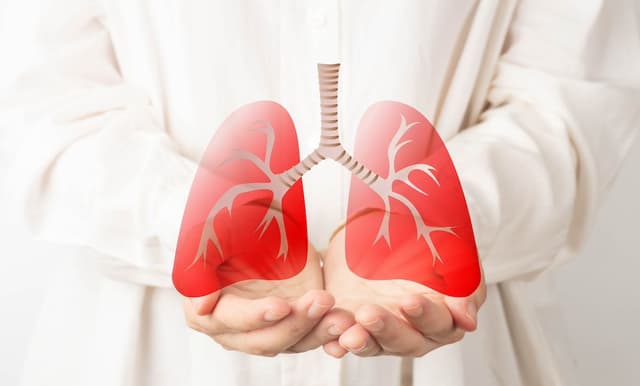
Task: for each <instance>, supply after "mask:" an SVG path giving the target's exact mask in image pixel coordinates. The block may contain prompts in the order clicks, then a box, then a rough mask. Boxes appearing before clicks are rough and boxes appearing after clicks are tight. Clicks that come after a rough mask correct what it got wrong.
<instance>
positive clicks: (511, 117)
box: [448, 0, 640, 283]
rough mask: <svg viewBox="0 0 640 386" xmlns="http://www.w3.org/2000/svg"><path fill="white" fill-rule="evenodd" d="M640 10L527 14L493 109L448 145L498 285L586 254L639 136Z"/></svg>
mask: <svg viewBox="0 0 640 386" xmlns="http://www.w3.org/2000/svg"><path fill="white" fill-rule="evenodd" d="M638 8H639V7H638V3H637V2H634V1H626V2H625V1H624V0H621V1H605V0H589V1H582V2H579V3H577V2H576V3H575V4H574V3H572V2H570V1H556V0H542V1H541V0H526V1H522V2H520V4H519V5H518V7H517V8H516V11H515V14H514V17H513V20H512V24H511V26H510V29H509V33H508V34H507V38H506V42H505V45H504V48H503V51H502V54H501V56H500V58H499V60H498V63H497V65H496V68H495V75H494V77H493V80H492V82H491V84H490V87H489V90H488V94H487V101H486V102H487V104H486V106H487V107H486V109H485V110H484V112H483V113H482V114H481V116H480V119H479V121H478V123H477V124H474V125H473V126H471V127H468V128H467V129H464V130H462V131H461V132H460V133H459V134H458V135H456V136H455V137H453V138H452V139H451V140H450V141H449V143H448V146H449V149H450V152H451V156H452V158H453V161H454V164H455V165H456V168H457V170H458V172H459V175H460V179H461V182H462V185H463V189H464V191H465V196H466V197H467V200H468V204H469V207H470V211H471V213H472V221H473V223H474V228H475V231H476V236H477V241H478V245H479V251H480V256H481V260H482V263H483V267H484V270H485V277H486V280H487V282H489V283H492V282H493V283H495V282H499V281H504V280H510V279H514V278H527V277H533V276H535V275H536V274H537V273H540V272H541V271H543V270H545V269H547V268H548V267H551V266H553V265H555V264H557V263H559V262H561V261H563V260H565V259H566V258H568V257H570V256H572V255H574V254H575V253H576V251H577V250H578V248H579V247H580V245H581V244H582V242H583V240H584V238H585V231H586V229H587V226H588V225H589V223H590V221H591V219H592V218H593V215H594V212H595V210H596V207H597V206H598V204H599V203H600V202H601V201H602V198H603V196H604V193H605V191H606V190H607V187H608V186H609V185H610V184H611V182H612V180H613V178H614V176H615V175H616V172H617V171H618V168H619V167H620V164H621V162H622V160H623V158H624V155H625V153H627V150H628V149H629V148H630V146H631V144H632V141H633V139H634V136H635V133H636V131H637V129H638V127H639V126H640V71H639V70H638V69H640V33H639V32H638V31H639V30H640V24H639V21H638V19H639V15H640V10H639V9H638ZM612 231H615V230H612Z"/></svg>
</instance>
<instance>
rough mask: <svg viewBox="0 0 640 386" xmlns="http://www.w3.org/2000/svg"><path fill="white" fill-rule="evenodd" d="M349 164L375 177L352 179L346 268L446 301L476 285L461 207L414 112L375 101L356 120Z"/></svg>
mask: <svg viewBox="0 0 640 386" xmlns="http://www.w3.org/2000/svg"><path fill="white" fill-rule="evenodd" d="M354 157H355V158H356V159H358V160H359V161H360V162H362V163H363V164H365V165H367V167H369V168H370V169H371V170H372V172H374V173H375V174H376V177H375V178H374V179H366V180H362V179H359V178H357V177H356V176H353V177H352V179H351V187H350V190H349V205H348V217H347V223H346V256H347V264H348V266H349V268H350V269H351V270H352V271H353V272H354V273H356V274H358V275H360V276H362V277H365V278H368V279H406V280H411V281H414V282H417V283H421V284H424V285H425V286H427V287H430V288H432V289H434V290H436V291H438V292H441V293H444V294H447V295H450V296H466V295H469V294H470V293H472V292H473V290H475V288H476V287H477V285H478V282H479V280H480V267H479V264H478V256H477V252H476V243H475V238H474V235H473V229H472V226H471V220H470V218H469V212H468V209H467V204H466V201H465V198H464V194H463V192H462V187H461V186H460V182H459V180H458V175H457V173H456V170H455V168H454V166H453V163H452V161H451V158H450V157H449V153H448V152H447V149H446V147H445V145H444V143H443V142H442V139H441V138H440V136H439V135H438V133H437V132H436V130H435V129H434V128H433V126H432V125H431V123H429V121H428V120H427V119H426V118H425V117H424V116H423V115H422V114H420V113H419V112H418V111H417V110H416V109H414V108H412V107H411V106H407V105H405V104H402V103H397V102H379V103H376V104H375V105H373V106H371V107H370V108H369V109H368V110H367V112H366V113H365V114H364V116H363V117H362V120H361V122H360V126H359V127H358V131H357V133H356V145H355V151H354Z"/></svg>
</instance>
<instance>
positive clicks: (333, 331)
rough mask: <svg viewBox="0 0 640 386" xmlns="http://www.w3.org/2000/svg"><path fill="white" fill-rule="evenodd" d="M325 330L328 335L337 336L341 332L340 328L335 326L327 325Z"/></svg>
mask: <svg viewBox="0 0 640 386" xmlns="http://www.w3.org/2000/svg"><path fill="white" fill-rule="evenodd" d="M327 332H328V333H329V335H333V336H338V335H340V334H341V333H342V331H340V329H339V328H338V327H336V326H331V327H329V330H327Z"/></svg>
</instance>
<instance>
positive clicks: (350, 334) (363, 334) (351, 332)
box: [338, 324, 382, 357]
mask: <svg viewBox="0 0 640 386" xmlns="http://www.w3.org/2000/svg"><path fill="white" fill-rule="evenodd" d="M338 342H339V343H340V346H342V347H343V348H344V349H346V350H349V352H351V353H353V354H355V355H357V356H361V357H370V356H376V355H378V354H380V353H382V348H381V347H380V345H378V343H377V342H376V341H375V340H374V339H373V337H372V336H371V335H370V334H369V332H368V331H367V330H366V329H365V328H364V327H362V326H361V325H359V324H354V325H353V326H351V327H349V329H347V331H345V332H344V333H342V335H340V339H338Z"/></svg>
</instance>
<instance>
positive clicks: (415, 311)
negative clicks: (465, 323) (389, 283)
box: [401, 295, 456, 343]
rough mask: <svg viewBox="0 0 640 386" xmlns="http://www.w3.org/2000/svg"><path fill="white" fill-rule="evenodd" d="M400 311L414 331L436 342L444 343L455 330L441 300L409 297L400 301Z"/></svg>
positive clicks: (447, 309) (448, 312)
mask: <svg viewBox="0 0 640 386" xmlns="http://www.w3.org/2000/svg"><path fill="white" fill-rule="evenodd" d="M401 310H402V313H403V314H404V316H405V317H406V318H407V321H408V322H409V323H410V324H411V325H412V326H413V327H414V328H415V329H416V330H418V331H420V332H421V333H422V335H424V336H426V337H429V338H431V339H433V340H435V341H437V342H440V343H446V342H447V341H448V339H449V335H450V334H451V333H452V332H453V331H454V330H455V327H456V326H455V323H454V321H453V317H452V315H451V312H450V311H449V308H448V307H447V306H446V304H444V302H443V301H442V300H440V301H435V300H434V299H431V298H428V297H425V296H421V295H411V296H408V297H407V298H405V299H403V300H402V303H401Z"/></svg>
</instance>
